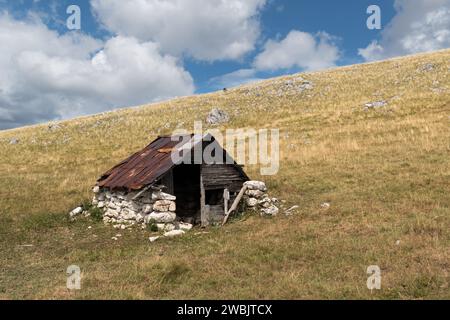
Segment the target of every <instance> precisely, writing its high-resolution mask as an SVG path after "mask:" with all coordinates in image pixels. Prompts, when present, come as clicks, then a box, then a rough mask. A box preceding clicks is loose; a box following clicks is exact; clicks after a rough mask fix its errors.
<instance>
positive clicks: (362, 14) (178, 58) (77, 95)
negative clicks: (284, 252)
mask: <svg viewBox="0 0 450 320" xmlns="http://www.w3.org/2000/svg"><path fill="white" fill-rule="evenodd" d="M72 4H75V5H78V6H79V7H80V9H81V30H75V31H74V30H68V28H67V26H66V19H67V18H68V16H69V15H68V14H67V13H66V9H67V7H68V6H69V5H72ZM370 5H378V6H379V7H380V9H381V22H382V29H381V30H369V29H368V28H367V26H366V20H367V18H368V17H369V15H368V14H367V13H366V10H367V8H368V7H369V6H370ZM0 12H1V15H0V41H1V42H2V46H3V47H4V48H5V49H2V51H3V52H1V54H0V67H4V68H2V69H4V70H6V71H5V75H6V76H3V77H2V76H0V129H5V128H12V127H17V126H21V125H26V124H32V123H38V122H45V121H51V120H58V119H65V118H70V117H74V116H78V115H84V114H90V113H96V112H101V111H105V110H110V109H113V108H117V107H123V106H127V105H135V104H142V103H148V102H152V101H158V100H163V99H168V98H171V97H174V96H182V95H189V94H192V93H204V92H210V91H215V90H218V89H220V88H222V87H224V86H233V85H236V84H239V83H245V82H248V81H254V80H258V79H264V78H270V77H274V76H278V75H282V74H288V73H294V72H299V71H305V70H306V71H310V70H319V69H326V68H332V67H335V66H341V65H348V64H356V63H362V62H365V61H373V60H379V59H385V58H390V57H394V56H401V55H406V54H412V53H416V52H423V51H430V50H437V49H442V48H448V47H449V46H450V20H449V13H450V0H395V1H394V0H378V1H376V0H346V1H331V0H316V1H306V0H304V1H288V0H228V1H220V0H217V1H215V0H168V1H166V2H165V3H164V2H163V3H161V2H158V1H155V0H146V1H136V0H130V1H112V0H111V1H105V0H92V1H88V0H79V1H76V0H71V1H65V0H63V1H51V0H47V1H46V0H22V1H6V0H0ZM25 105H26V107H24V106H25Z"/></svg>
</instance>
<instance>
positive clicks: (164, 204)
mask: <svg viewBox="0 0 450 320" xmlns="http://www.w3.org/2000/svg"><path fill="white" fill-rule="evenodd" d="M175 210H176V205H175V202H173V201H170V200H158V201H156V202H155V204H154V205H153V211H159V212H167V211H172V212H175Z"/></svg>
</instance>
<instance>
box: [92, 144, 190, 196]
mask: <svg viewBox="0 0 450 320" xmlns="http://www.w3.org/2000/svg"><path fill="white" fill-rule="evenodd" d="M188 142H189V141H188ZM179 143H180V142H179V141H178V140H177V141H173V140H172V137H158V138H157V139H156V140H155V141H153V142H152V143H150V144H149V145H148V146H147V147H145V148H144V149H142V150H141V151H138V152H136V153H135V154H133V155H132V156H130V157H129V158H128V159H125V160H124V161H122V162H121V163H119V164H118V165H116V166H115V167H113V168H112V169H110V170H108V171H107V172H105V173H104V174H103V175H102V176H101V177H100V179H99V180H98V181H97V185H98V186H100V187H106V188H110V189H119V188H125V189H128V190H140V189H142V188H143V187H145V186H148V185H151V184H153V183H155V182H156V181H157V180H158V179H159V178H161V177H162V176H163V175H164V174H165V173H166V172H167V171H169V170H170V169H171V168H172V167H173V166H174V165H175V164H174V163H173V161H172V158H171V151H172V150H173V148H174V147H175V146H177V145H178V144H179Z"/></svg>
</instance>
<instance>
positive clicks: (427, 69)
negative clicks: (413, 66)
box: [417, 63, 434, 72]
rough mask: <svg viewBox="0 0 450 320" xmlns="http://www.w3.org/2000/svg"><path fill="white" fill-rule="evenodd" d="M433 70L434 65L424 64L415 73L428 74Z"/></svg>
mask: <svg viewBox="0 0 450 320" xmlns="http://www.w3.org/2000/svg"><path fill="white" fill-rule="evenodd" d="M433 70H434V64H432V63H425V64H423V65H421V66H420V67H419V69H418V70H417V71H419V72H430V71H433Z"/></svg>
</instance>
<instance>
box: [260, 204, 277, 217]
mask: <svg viewBox="0 0 450 320" xmlns="http://www.w3.org/2000/svg"><path fill="white" fill-rule="evenodd" d="M278 211H279V209H278V208H277V207H276V206H274V205H271V206H270V207H268V208H264V209H261V214H262V215H266V216H276V215H277V214H278Z"/></svg>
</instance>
